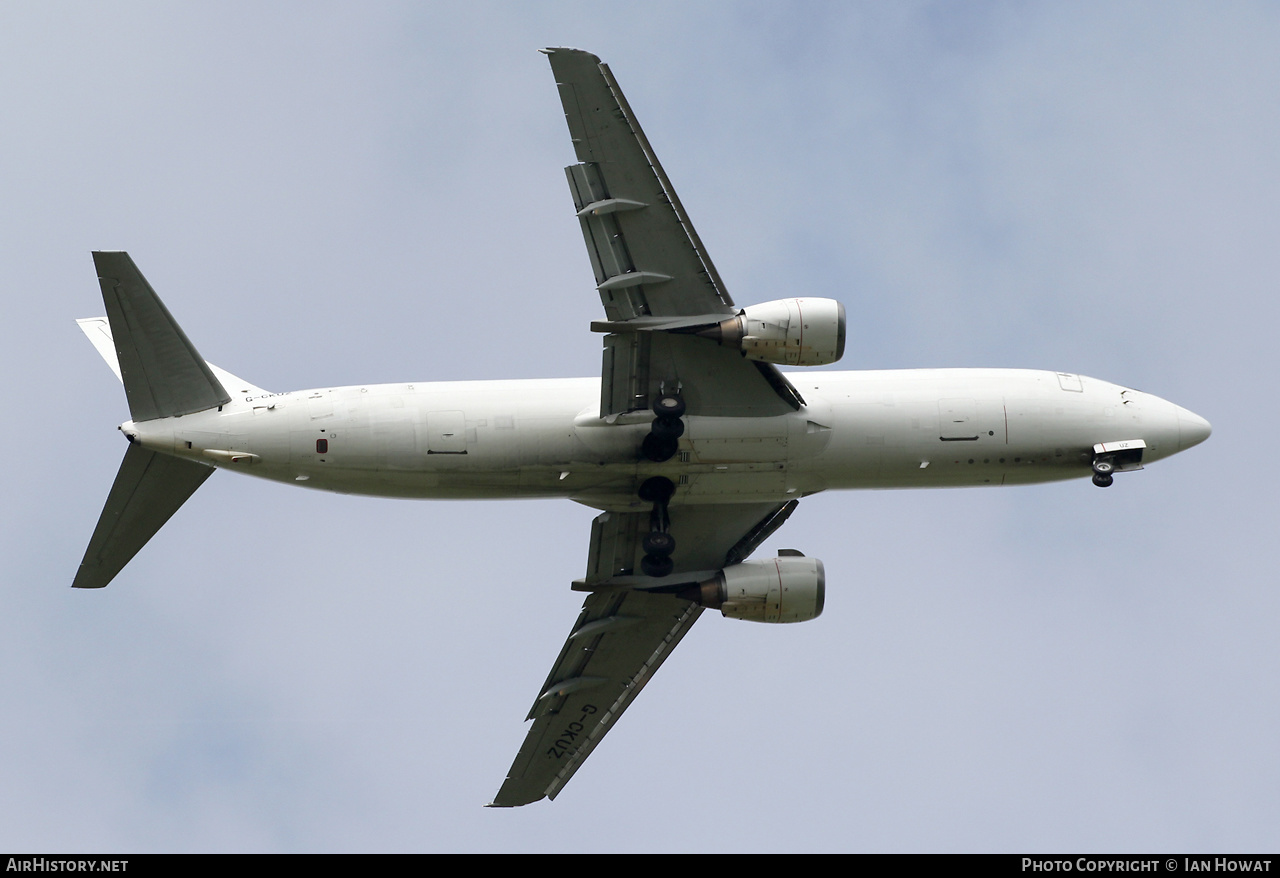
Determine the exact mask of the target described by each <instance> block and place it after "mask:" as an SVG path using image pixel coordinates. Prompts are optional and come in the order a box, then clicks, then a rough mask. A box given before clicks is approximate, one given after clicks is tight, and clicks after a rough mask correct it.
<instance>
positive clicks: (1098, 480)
mask: <svg viewBox="0 0 1280 878" xmlns="http://www.w3.org/2000/svg"><path fill="white" fill-rule="evenodd" d="M1115 468H1116V465H1115V464H1114V463H1112V462H1111V461H1110V460H1108V459H1106V458H1105V457H1099V458H1097V459H1096V460H1094V462H1093V483H1094V484H1095V485H1097V486H1098V487H1099V488H1109V487H1111V483H1112V482H1113V481H1115V477H1114V476H1112V475H1111V474H1112V473H1113V472H1115Z"/></svg>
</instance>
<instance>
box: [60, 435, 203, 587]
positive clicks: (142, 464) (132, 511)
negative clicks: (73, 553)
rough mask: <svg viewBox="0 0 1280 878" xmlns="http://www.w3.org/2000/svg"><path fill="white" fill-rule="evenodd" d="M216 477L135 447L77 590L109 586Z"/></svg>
mask: <svg viewBox="0 0 1280 878" xmlns="http://www.w3.org/2000/svg"><path fill="white" fill-rule="evenodd" d="M212 474H213V467H209V466H205V465H204V464H200V463H195V462H193V461H190V460H183V459H182V458H180V457H169V456H168V455H164V454H158V453H156V452H154V451H148V450H146V449H145V448H143V447H142V446H141V445H130V446H129V449H128V450H127V451H126V452H125V453H124V462H123V463H121V464H120V472H119V473H117V474H116V481H115V484H113V485H112V486H111V493H110V494H108V495H107V504H106V505H105V506H103V507H102V515H101V516H99V518H98V526H97V527H96V528H94V530H93V536H92V537H91V538H90V539H89V548H87V549H85V552H84V560H83V561H81V562H80V569H79V570H78V571H77V572H76V578H75V582H73V583H72V586H74V587H75V588H102V587H103V586H104V585H106V584H107V583H108V582H110V581H111V580H112V579H113V578H115V575H116V574H117V573H119V572H120V571H121V569H123V568H124V565H126V564H128V563H129V561H130V559H132V558H133V556H134V555H136V554H138V550H140V549H141V548H142V547H143V546H145V545H146V544H147V540H149V539H151V538H152V537H153V536H155V533H156V531H158V530H160V528H161V527H163V526H164V523H165V522H166V521H168V520H169V519H170V518H171V517H173V513H175V512H177V511H178V507H180V506H181V505H182V504H183V503H185V502H186V500H187V498H188V497H190V496H191V495H192V494H194V493H195V491H196V488H198V487H200V486H201V485H202V484H204V480H205V479H207V478H209V476H211V475H212Z"/></svg>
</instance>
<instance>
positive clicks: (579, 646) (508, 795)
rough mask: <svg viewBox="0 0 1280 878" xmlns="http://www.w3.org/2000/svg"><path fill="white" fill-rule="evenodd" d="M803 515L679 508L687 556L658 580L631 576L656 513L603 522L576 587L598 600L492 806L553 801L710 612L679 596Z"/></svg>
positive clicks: (750, 508)
mask: <svg viewBox="0 0 1280 878" xmlns="http://www.w3.org/2000/svg"><path fill="white" fill-rule="evenodd" d="M795 506H796V503H795V501H792V502H790V503H786V504H777V505H775V504H768V503H764V504H751V503H744V504H730V505H723V506H690V507H681V508H674V509H672V510H671V533H672V535H673V536H674V537H675V539H676V541H677V543H678V544H680V545H682V546H688V547H689V550H688V551H687V552H682V553H681V560H680V562H679V563H678V565H677V569H676V570H675V572H673V573H672V574H671V575H670V576H666V577H663V578H662V580H660V581H658V580H653V579H650V578H648V577H641V576H635V575H634V573H633V570H634V569H635V568H636V567H638V561H639V552H640V549H639V545H640V539H641V537H642V536H643V534H644V533H645V532H647V530H648V527H649V516H648V514H642V513H635V512H621V513H620V512H605V513H602V514H601V515H599V516H598V517H597V518H596V520H595V522H593V525H592V529H591V552H590V555H589V559H590V560H589V562H588V569H587V576H586V578H585V579H584V580H582V581H580V582H579V583H578V584H577V587H578V588H580V589H589V590H592V592H591V594H589V595H588V596H587V599H586V601H585V602H584V603H583V605H582V611H581V612H580V613H579V614H578V619H577V621H576V622H575V623H574V626H573V630H572V631H571V632H570V634H569V637H568V639H567V640H566V641H565V644H564V646H563V647H562V648H561V650H560V655H559V656H558V657H557V658H556V661H555V663H554V664H553V665H552V668H551V673H550V674H548V675H547V679H546V682H545V683H543V686H542V689H541V691H540V692H539V695H538V698H537V699H536V700H535V701H534V704H533V707H532V709H531V710H530V711H529V715H528V717H527V719H530V720H533V725H532V726H531V727H530V729H529V732H528V734H527V735H526V736H525V740H524V744H523V745H522V746H521V748H520V752H519V754H518V755H517V756H516V759H515V762H514V763H513V764H512V766H511V770H510V771H509V772H508V774H507V779H506V782H505V783H503V785H502V788H501V789H500V790H499V791H498V794H497V796H495V797H494V800H493V803H492V804H493V805H494V806H497V807H513V806H517V805H526V804H528V803H530V802H535V801H537V800H538V799H541V798H543V797H544V796H549V797H551V798H552V799H554V798H555V797H556V794H557V793H559V791H560V789H561V788H562V787H563V786H564V785H565V784H566V783H567V782H568V781H569V778H571V777H572V776H573V774H574V772H576V771H577V770H578V768H579V767H580V766H581V765H582V763H583V761H584V760H585V759H586V758H587V757H588V756H589V755H590V754H591V752H592V751H593V750H594V749H595V747H596V745H597V744H598V743H599V742H600V740H601V739H602V738H603V737H604V736H605V734H607V733H608V731H609V729H611V728H612V727H613V725H614V724H615V723H616V722H617V720H618V717H620V716H621V715H622V713H623V711H625V710H626V709H627V707H628V706H629V705H630V704H631V702H632V701H633V700H634V699H635V697H636V696H637V695H639V694H640V690H641V689H643V688H644V685H645V684H646V683H647V682H648V681H649V679H650V678H651V677H652V676H653V674H654V672H656V671H657V669H658V668H659V667H660V666H661V665H662V663H663V662H664V661H666V659H667V657H668V656H669V655H670V654H671V651H672V650H673V649H674V648H675V646H676V644H678V643H679V642H680V640H681V638H683V637H684V635H685V634H686V633H687V632H688V630H689V628H691V627H692V626H693V623H694V622H695V621H697V619H698V616H699V615H700V614H701V613H702V608H701V607H699V606H697V605H696V604H694V603H691V602H690V601H687V600H684V599H682V598H680V597H677V596H676V595H675V594H674V592H675V591H677V590H679V589H680V588H681V587H682V586H683V585H686V584H689V583H693V582H697V581H700V580H701V579H703V578H706V577H707V576H710V575H713V574H714V572H715V571H716V570H718V569H720V568H721V567H723V566H725V565H726V564H729V563H734V562H735V561H737V560H741V558H743V557H746V555H748V554H750V553H751V551H753V550H754V549H755V548H756V546H758V545H759V544H760V542H762V541H763V540H764V538H765V537H767V536H768V535H769V534H770V533H772V532H773V531H774V530H775V529H776V528H777V527H779V526H780V525H781V524H782V522H783V521H785V520H786V517H787V516H788V515H789V514H790V513H791V510H793V509H794V508H795ZM659 582H660V584H659ZM639 583H643V584H645V585H647V586H649V589H642V588H638V587H636V586H637V584H639ZM654 586H657V590H653V587H654Z"/></svg>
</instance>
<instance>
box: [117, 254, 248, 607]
mask: <svg viewBox="0 0 1280 878" xmlns="http://www.w3.org/2000/svg"><path fill="white" fill-rule="evenodd" d="M93 264H94V266H96V267H97V269H98V283H99V285H100V286H101V287H102V301H103V302H104V303H105V304H106V306H107V319H108V320H110V321H111V336H112V339H113V341H114V343H115V348H116V360H117V362H118V363H119V368H120V377H121V380H122V381H124V392H125V395H126V396H127V397H128V398H129V414H130V415H131V416H132V418H133V420H135V421H150V420H152V419H154V418H171V417H174V416H175V415H188V414H191V413H192V412H199V411H204V410H205V409H211V408H213V407H215V406H220V405H223V404H224V403H227V402H229V401H230V400H231V397H230V395H228V394H227V391H226V389H225V388H224V387H223V386H222V383H221V382H220V381H218V379H217V378H216V377H215V376H214V374H213V372H212V371H211V370H210V369H209V364H208V363H206V362H205V361H204V358H203V357H201V356H200V354H199V352H198V351H196V349H195V345H193V344H191V342H190V341H189V340H188V339H187V336H186V334H185V333H184V332H183V331H182V327H180V326H178V323H177V321H175V320H174V319H173V315H171V314H170V313H169V309H168V308H166V307H165V306H164V303H163V302H161V301H160V297H159V296H157V295H156V293H155V290H153V289H151V285H150V284H149V283H147V279H146V278H145V277H143V276H142V272H140V271H138V266H136V265H134V264H133V260H132V259H131V258H129V254H128V253H125V252H123V251H118V252H112V251H98V252H95V253H94V254H93ZM127 459H128V458H126V461H127ZM192 490H194V488H193V489H192ZM184 499H185V497H184ZM174 508H175V509H176V508H177V507H176V506H175V507H174ZM170 514H172V513H170ZM166 517H167V516H166ZM148 536H150V535H149V534H148ZM143 542H145V540H144V541H143ZM139 547H141V546H139ZM135 551H136V550H135ZM104 584H105V583H104Z"/></svg>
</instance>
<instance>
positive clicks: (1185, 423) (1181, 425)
mask: <svg viewBox="0 0 1280 878" xmlns="http://www.w3.org/2000/svg"><path fill="white" fill-rule="evenodd" d="M1177 408H1178V450H1179V451H1185V450H1187V449H1188V448H1190V447H1191V446H1193V445H1199V444H1200V443H1201V442H1203V441H1204V440H1206V439H1208V438H1209V434H1210V433H1212V432H1213V427H1211V426H1210V425H1209V422H1208V421H1206V420H1205V419H1204V418H1202V417H1200V416H1199V415H1197V414H1196V413H1195V412H1192V411H1188V410H1187V409H1184V408H1183V407H1182V406H1178V407H1177Z"/></svg>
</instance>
